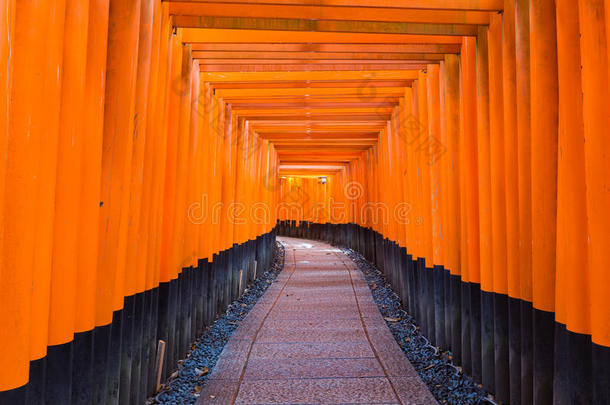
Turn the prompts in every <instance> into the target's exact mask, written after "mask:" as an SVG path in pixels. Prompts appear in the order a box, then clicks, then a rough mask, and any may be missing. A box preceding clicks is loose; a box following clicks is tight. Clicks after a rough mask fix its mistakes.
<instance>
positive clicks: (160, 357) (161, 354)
mask: <svg viewBox="0 0 610 405" xmlns="http://www.w3.org/2000/svg"><path fill="white" fill-rule="evenodd" d="M164 360H165V342H164V341H163V340H159V343H158V344H157V364H156V366H157V388H156V389H155V392H159V390H160V389H161V374H162V373H163V362H164Z"/></svg>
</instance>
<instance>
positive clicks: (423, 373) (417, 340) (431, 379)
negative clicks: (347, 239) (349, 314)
mask: <svg viewBox="0 0 610 405" xmlns="http://www.w3.org/2000/svg"><path fill="white" fill-rule="evenodd" d="M340 249H341V250H342V251H343V253H344V254H345V255H346V256H347V257H349V258H350V259H351V260H352V261H353V262H354V263H356V265H357V266H358V268H359V269H360V271H362V273H363V274H364V278H365V279H366V281H367V283H368V286H369V288H370V290H371V293H372V294H373V299H374V300H375V303H376V304H377V307H378V308H379V311H381V314H382V315H383V317H384V318H385V322H386V324H387V325H388V327H389V328H390V331H391V332H392V335H394V339H396V342H397V343H398V345H399V346H400V348H401V349H402V351H403V353H404V354H405V355H406V356H407V358H408V359H409V361H410V362H411V364H412V365H413V367H414V368H415V370H416V371H417V373H418V374H419V376H420V377H421V379H422V381H423V382H424V383H426V385H427V386H428V389H429V390H430V392H431V393H432V395H434V398H436V400H437V401H438V402H439V403H441V404H495V402H493V397H492V396H491V395H489V394H487V393H486V392H485V391H484V390H483V389H482V388H481V385H480V384H478V383H477V382H475V381H474V380H473V379H472V377H470V376H468V375H465V374H464V373H463V372H462V368H461V367H458V366H456V365H454V364H453V363H452V362H451V358H452V353H451V352H450V351H446V352H443V351H441V350H440V349H439V348H438V347H435V346H433V345H431V344H430V342H429V341H428V339H427V338H426V337H425V336H424V335H422V334H421V332H420V329H419V326H417V322H416V321H415V319H414V318H413V317H412V316H411V315H409V314H408V313H407V312H406V311H404V310H403V309H402V307H401V301H400V297H399V296H398V295H397V294H396V292H394V290H393V289H392V286H391V285H390V284H389V283H388V282H387V280H386V279H385V277H384V275H383V274H382V273H381V271H379V270H378V269H377V268H376V267H374V266H373V265H372V264H371V263H369V262H368V261H367V260H366V259H365V258H364V257H363V256H362V255H360V254H359V253H357V252H355V251H353V250H351V249H348V248H344V247H340Z"/></svg>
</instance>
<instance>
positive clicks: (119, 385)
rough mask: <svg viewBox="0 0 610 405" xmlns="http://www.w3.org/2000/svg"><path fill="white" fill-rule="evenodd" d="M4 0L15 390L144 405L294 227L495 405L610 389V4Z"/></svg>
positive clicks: (2, 229) (1, 123)
mask: <svg viewBox="0 0 610 405" xmlns="http://www.w3.org/2000/svg"><path fill="white" fill-rule="evenodd" d="M0 4H1V5H2V7H1V8H0V15H1V17H2V18H1V19H0V21H1V23H0V78H1V79H2V80H0V82H1V83H3V86H4V90H5V91H4V92H3V93H2V96H1V97H0V98H1V100H2V101H1V102H0V103H1V104H0V106H1V107H3V108H0V110H2V111H4V113H3V114H2V118H1V119H0V129H1V131H2V134H3V139H4V141H3V142H1V143H0V154H1V155H2V156H3V160H2V162H4V163H3V164H1V165H0V193H2V194H0V242H1V243H0V249H1V250H0V315H1V316H2V319H3V320H4V323H5V327H3V328H0V404H4V403H10V404H20V403H45V401H46V403H47V404H53V403H88V404H90V403H102V402H112V403H117V402H118V403H122V404H126V403H142V402H143V401H144V400H145V398H146V397H147V396H148V395H150V394H152V393H153V392H154V390H155V389H156V377H157V376H156V375H154V371H155V370H154V367H155V366H154V363H155V360H156V344H157V342H158V340H163V341H165V342H166V343H167V354H166V358H167V361H166V363H165V364H166V367H165V369H163V370H161V375H162V376H166V375H168V374H171V371H172V369H171V367H172V366H173V365H174V364H175V363H176V361H177V360H178V359H179V358H181V357H183V354H184V351H185V350H186V348H187V347H188V344H189V342H191V341H192V340H193V338H194V337H196V336H197V335H198V333H199V332H201V330H202V328H203V327H204V326H205V325H209V324H210V323H211V322H213V320H214V318H215V316H216V314H217V313H219V312H221V311H223V310H224V309H225V308H226V306H227V305H228V304H230V303H231V302H232V301H233V299H235V298H236V297H237V296H239V294H240V293H241V291H240V290H239V288H240V286H242V285H245V284H246V283H247V282H248V281H251V280H252V279H253V277H255V276H256V274H257V272H256V270H255V269H256V268H257V267H258V268H259V269H260V268H266V267H267V266H268V265H269V263H270V261H271V253H272V249H273V246H274V240H275V235H276V233H277V232H278V231H279V232H280V233H285V234H292V235H300V236H310V237H315V238H320V239H328V240H332V241H333V242H336V243H340V244H345V245H349V246H350V247H352V248H354V249H358V250H360V251H361V252H362V253H364V254H365V255H366V257H367V258H368V259H369V260H371V261H374V262H375V263H376V264H377V265H378V266H379V267H380V268H382V269H383V270H384V272H385V273H386V276H387V277H388V279H389V280H390V281H391V282H392V284H393V286H394V287H395V288H396V289H397V290H399V291H400V292H401V294H402V296H403V302H404V304H405V307H406V308H407V309H408V310H409V312H410V313H412V314H413V315H414V317H415V318H416V319H417V320H418V321H419V322H420V324H421V326H422V330H423V331H424V332H425V333H426V335H427V336H428V337H429V338H430V339H431V340H432V341H433V342H435V344H436V345H437V346H439V347H441V348H442V349H443V350H447V349H449V350H451V352H452V354H453V356H454V360H455V362H456V363H458V364H460V365H461V366H462V367H463V369H464V371H465V372H466V373H468V374H470V375H472V376H473V377H474V378H475V380H477V381H479V382H481V383H482V385H483V387H484V389H485V390H487V391H488V392H490V393H493V395H494V397H495V398H496V399H497V400H498V401H500V402H502V403H524V404H527V403H539V404H546V403H551V402H555V403H563V402H570V401H572V402H579V403H599V404H603V403H608V402H610V392H609V389H608V384H607V383H608V381H609V379H610V372H609V371H608V366H607V364H608V362H609V360H610V349H609V347H610V310H609V309H608V305H607V291H606V289H607V286H608V285H609V277H610V276H609V275H608V274H609V273H608V271H607V266H608V259H607V255H606V252H607V251H608V248H610V238H609V236H608V235H609V234H608V229H610V214H609V212H610V210H609V207H610V186H609V181H610V158H609V156H610V137H609V136H608V134H607V131H608V129H607V128H608V127H609V124H610V122H609V120H610V111H609V107H608V103H607V100H608V96H609V92H610V69H609V58H610V53H609V52H608V49H609V48H608V38H609V36H610V22H609V21H610V17H609V15H610V2H609V1H608V0H578V1H569V0H382V1H380V0H324V1H322V0H263V1H256V0H222V1H213V0H190V1H185V0H181V1H180V0H170V1H161V0H43V1H38V2H31V1H18V0H0ZM286 203H288V204H290V207H293V208H295V207H296V208H295V211H291V210H290V209H285V208H286ZM278 221H279V222H278Z"/></svg>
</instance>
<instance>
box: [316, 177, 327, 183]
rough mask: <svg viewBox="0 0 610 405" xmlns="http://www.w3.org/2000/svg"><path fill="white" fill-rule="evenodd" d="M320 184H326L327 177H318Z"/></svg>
mask: <svg viewBox="0 0 610 405" xmlns="http://www.w3.org/2000/svg"><path fill="white" fill-rule="evenodd" d="M318 180H319V181H318V183H320V184H326V177H318Z"/></svg>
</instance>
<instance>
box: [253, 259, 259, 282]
mask: <svg viewBox="0 0 610 405" xmlns="http://www.w3.org/2000/svg"><path fill="white" fill-rule="evenodd" d="M257 267H258V261H256V260H255V261H254V279H255V280H256V268H257Z"/></svg>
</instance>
